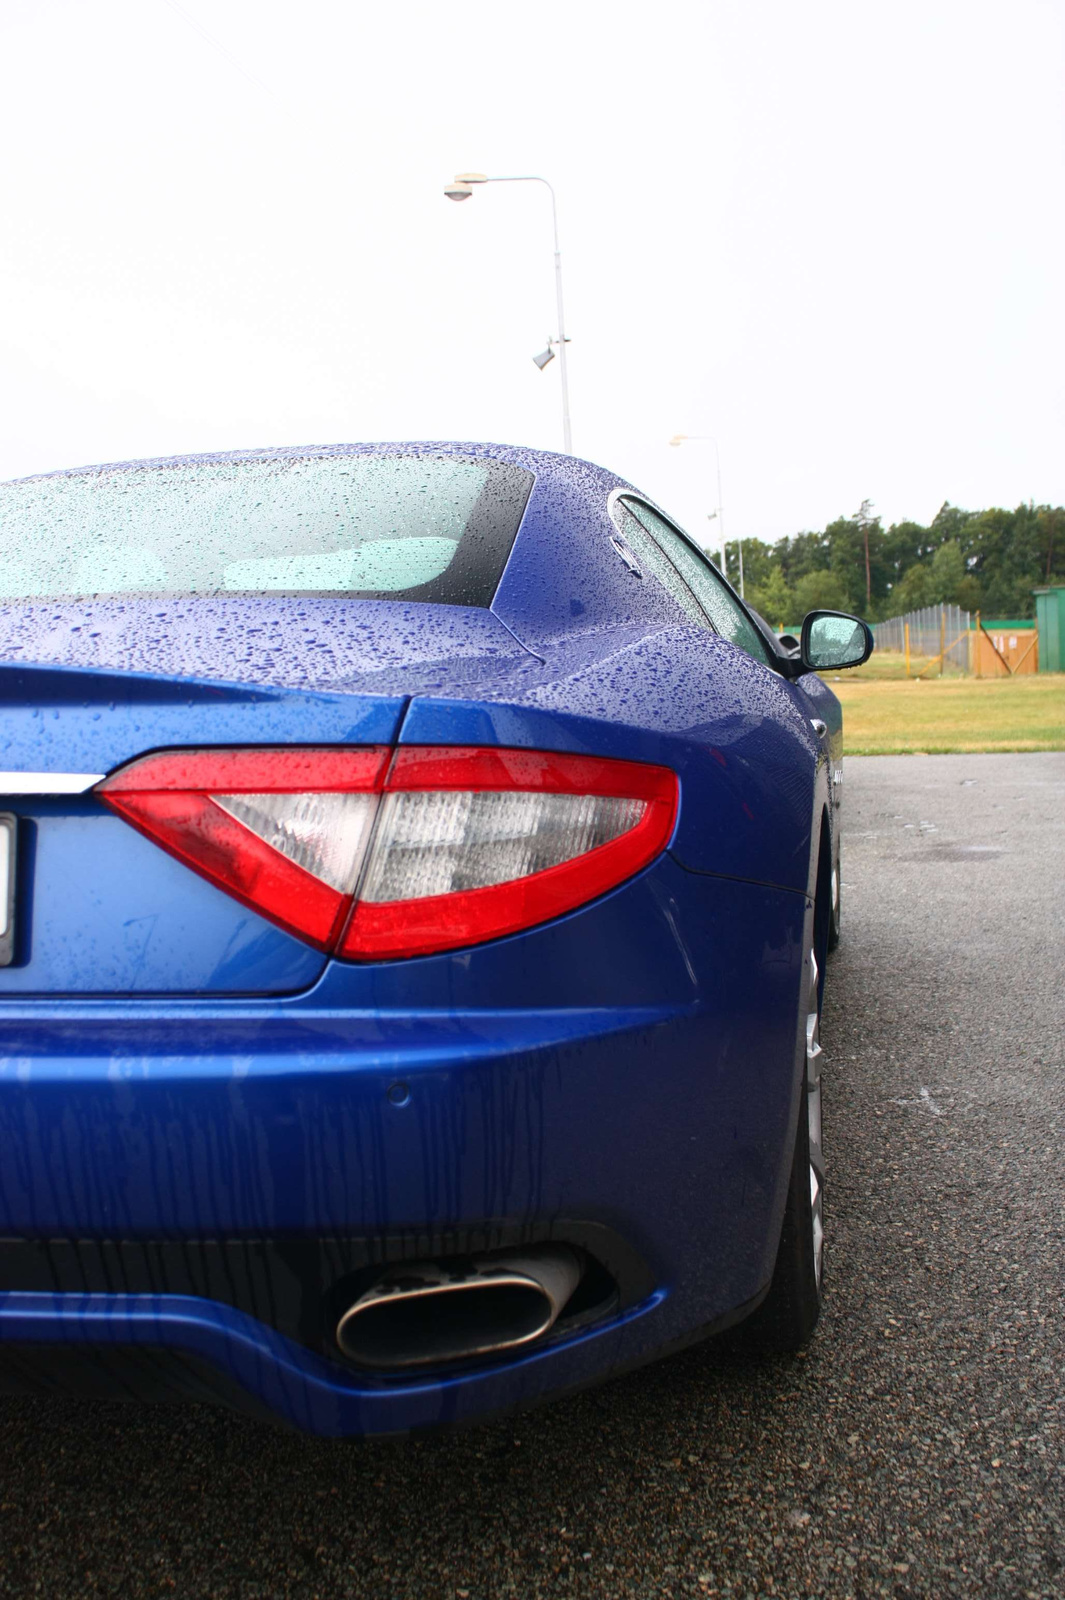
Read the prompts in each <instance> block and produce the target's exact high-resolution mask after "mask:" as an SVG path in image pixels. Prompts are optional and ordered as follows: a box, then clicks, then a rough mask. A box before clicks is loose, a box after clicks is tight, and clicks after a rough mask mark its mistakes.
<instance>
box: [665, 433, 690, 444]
mask: <svg viewBox="0 0 1065 1600" xmlns="http://www.w3.org/2000/svg"><path fill="white" fill-rule="evenodd" d="M687 437H688V435H687V434H686V433H675V434H674V435H673V437H672V439H671V440H670V441H669V442H670V444H683V443H684V441H685V439H686V438H687Z"/></svg>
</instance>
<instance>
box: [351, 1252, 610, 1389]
mask: <svg viewBox="0 0 1065 1600" xmlns="http://www.w3.org/2000/svg"><path fill="white" fill-rule="evenodd" d="M581 1274H582V1265H581V1261H580V1258H579V1257H578V1255H577V1252H576V1251H575V1250H571V1249H569V1247H568V1246H566V1245H543V1246H536V1247H533V1248H530V1249H528V1250H525V1251H522V1252H521V1253H518V1252H515V1253H514V1254H512V1255H510V1254H508V1255H497V1256H474V1257H473V1258H472V1259H471V1258H469V1257H467V1258H465V1259H464V1260H463V1261H461V1262H460V1261H452V1262H447V1261H419V1262H415V1263H412V1264H407V1263H404V1264H403V1265H402V1266H396V1267H392V1268H391V1269H390V1270H389V1271H388V1272H386V1273H385V1275H384V1277H382V1278H380V1279H378V1281H377V1282H376V1283H375V1284H374V1285H373V1286H372V1288H370V1289H367V1291H366V1293H365V1294H363V1295H360V1297H359V1298H358V1300H356V1301H355V1303H354V1304H353V1305H351V1306H349V1307H348V1309H347V1310H346V1311H345V1312H344V1315H343V1316H342V1317H341V1318H340V1321H339V1322H338V1324H337V1330H336V1338H337V1344H338V1345H339V1346H340V1348H341V1350H343V1352H344V1354H345V1355H346V1356H349V1357H350V1358H351V1360H352V1361H357V1362H358V1363H359V1365H360V1366H364V1367H387V1368H392V1369H396V1368H402V1367H424V1366H436V1365H439V1364H440V1363H442V1362H447V1361H465V1360H469V1359H470V1358H471V1357H473V1356H485V1355H495V1354H496V1353H497V1352H499V1351H501V1350H512V1349H516V1348H517V1347H518V1346H520V1345H526V1344H531V1343H532V1342H533V1341H534V1340H536V1339H540V1338H542V1337H543V1335H544V1334H545V1333H547V1332H548V1330H549V1329H550V1328H551V1327H552V1326H553V1325H554V1323H555V1320H556V1318H557V1317H558V1316H559V1314H560V1312H561V1311H563V1310H564V1308H565V1305H566V1302H567V1301H568V1300H569V1298H570V1296H571V1295H572V1294H573V1291H574V1290H575V1289H576V1287H577V1285H578V1283H579V1282H580V1280H581Z"/></svg>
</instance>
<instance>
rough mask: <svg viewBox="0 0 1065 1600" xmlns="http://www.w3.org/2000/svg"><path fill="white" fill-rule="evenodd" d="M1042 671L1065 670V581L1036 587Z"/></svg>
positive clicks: (1036, 616) (1036, 613)
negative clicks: (1049, 585) (1048, 586)
mask: <svg viewBox="0 0 1065 1600" xmlns="http://www.w3.org/2000/svg"><path fill="white" fill-rule="evenodd" d="M1033 593H1034V594H1035V620H1036V626H1037V627H1038V629H1039V670H1040V672H1065V583H1057V584H1053V585H1051V587H1050V588H1048V589H1035V590H1033Z"/></svg>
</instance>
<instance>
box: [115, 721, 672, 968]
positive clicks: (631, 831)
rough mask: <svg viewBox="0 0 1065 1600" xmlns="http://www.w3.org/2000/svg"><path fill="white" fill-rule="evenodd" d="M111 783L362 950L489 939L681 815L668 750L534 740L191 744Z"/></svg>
mask: <svg viewBox="0 0 1065 1600" xmlns="http://www.w3.org/2000/svg"><path fill="white" fill-rule="evenodd" d="M97 793H98V794H99V795H100V798H101V799H102V800H103V801H104V802H105V803H106V804H107V805H109V806H111V807H112V809H113V810H115V811H117V812H118V813H119V815H121V816H123V817H125V818H126V820H127V821H129V822H131V823H132V824H133V825H134V827H136V828H139V829H140V830H141V832H142V833H145V834H147V835H148V837H149V838H152V839H154V840H156V842H157V843H158V844H160V845H162V846H163V848H164V849H166V850H169V851H170V852H171V854H172V855H175V856H177V857H178V858H179V859H180V860H182V861H184V862H186V863H187V865H188V866H190V867H192V868H193V870H194V871H196V872H199V873H202V875H203V876H204V877H206V878H209V879H210V880H211V881H212V882H213V883H217V884H218V885H219V887H221V888H223V889H225V890H227V891H228V892H229V893H230V894H233V895H235V896H236V897H237V898H238V899H239V900H242V901H243V902H244V903H245V904H246V905H248V906H251V907H252V909H253V910H255V911H258V912H259V913H261V914H262V915H263V916H265V917H269V918H270V919H271V920H272V921H274V922H277V923H279V924H280V925H281V926H282V927H284V928H287V929H289V930H290V931H292V932H293V933H296V934H298V935H299V936H300V937H301V938H304V939H306V940H308V941H309V942H310V943H312V944H315V945H317V946H318V947H319V948H320V949H323V950H329V951H335V952H336V953H337V954H339V955H341V956H344V957H347V958H348V959H349V960H363V961H365V960H374V959H381V958H384V957H398V956H412V955H425V954H429V953H431V952H433V951H438V950H450V949H454V948H456V947H457V946H460V945H468V944H478V943H481V942H482V941H484V940H486V939H495V938H499V937H500V936H501V935H503V934H506V933H514V932H517V931H519V930H520V929H522V928H528V927H532V926H534V925H535V924H536V923H538V922H545V921H547V920H548V919H549V918H552V917H557V916H560V915H561V914H562V913H563V912H565V911H572V910H573V909H574V908H575V907H577V906H579V905H583V904H584V903H585V902H586V901H588V900H592V899H594V898H596V896H598V895H600V894H604V893H605V892H606V891H607V890H608V889H612V888H614V887H615V886H616V885H617V884H619V883H622V882H623V881H624V880H625V879H626V878H629V877H632V875H633V874H634V873H636V872H638V871H639V870H640V869H641V868H642V867H644V866H646V865H647V864H648V862H649V861H651V860H653V859H654V857H655V856H656V855H658V854H659V852H660V851H661V850H662V849H664V847H665V845H666V844H667V842H668V840H669V837H670V834H671V833H672V831H673V822H674V818H675V815H676V807H677V780H676V777H675V775H674V774H673V773H672V772H670V771H669V770H668V769H667V768H664V767H652V766H644V765H642V764H639V763H636V762H629V761H613V760H607V759H604V758H600V757H593V756H571V755H554V754H550V753H547V752H543V751H534V750H495V749H467V748H451V747H445V748H437V747H429V746H425V747H411V748H405V749H401V750H398V751H397V752H396V754H395V756H394V757H393V756H391V752H389V751H388V750H385V749H382V748H374V749H369V750H335V749H328V750H325V749H323V750H293V749H291V748H287V749H284V750H193V751H187V752H174V751H166V752H163V753H161V754H159V755H155V756H145V757H142V758H141V759H140V760H139V761H135V762H133V763H132V764H131V765H130V766H128V767H124V768H122V769H121V770H120V771H119V772H116V773H115V774H114V775H113V776H112V777H110V778H106V779H105V780H104V782H103V783H102V784H100V785H99V786H98V789H97Z"/></svg>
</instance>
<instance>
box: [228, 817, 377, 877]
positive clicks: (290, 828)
mask: <svg viewBox="0 0 1065 1600" xmlns="http://www.w3.org/2000/svg"><path fill="white" fill-rule="evenodd" d="M211 798H212V799H213V801H214V803H215V805H216V806H221V808H222V810H223V811H228V813H229V815H230V816H231V817H236V819H237V821H238V822H242V823H243V824H244V826H245V827H246V828H250V829H251V831H252V833H255V834H258V836H259V838H260V839H263V840H265V842H266V843H267V844H268V845H270V846H271V848H272V849H274V850H277V851H279V852H280V853H281V855H283V856H284V857H285V858H286V859H287V860H289V861H292V862H294V863H295V865H296V866H297V867H302V868H303V870H304V872H309V873H311V874H312V875H313V876H314V877H316V878H321V880H322V882H323V883H327V884H328V885H329V887H330V888H331V889H338V890H339V891H340V893H341V894H353V893H354V890H355V885H356V884H357V883H358V881H359V869H360V867H361V866H362V862H363V857H364V856H365V854H366V846H367V845H368V844H369V842H370V832H371V830H372V828H373V824H374V815H375V813H376V810H377V797H376V796H375V795H370V794H216V795H212V796H211Z"/></svg>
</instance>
